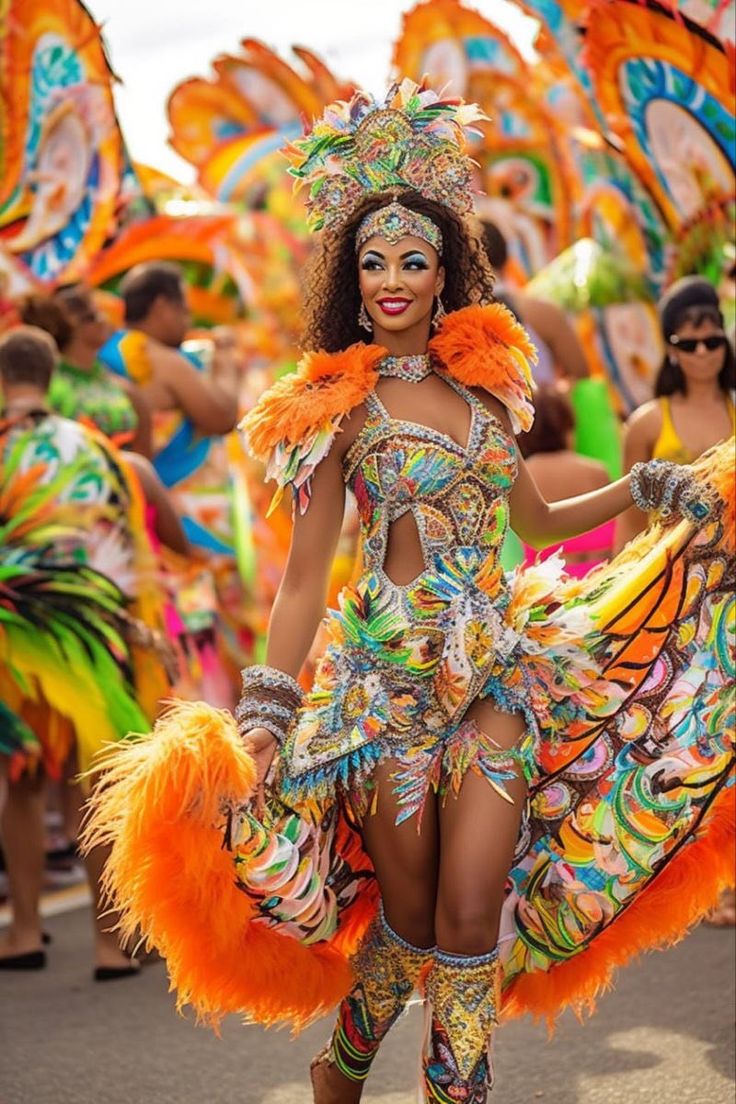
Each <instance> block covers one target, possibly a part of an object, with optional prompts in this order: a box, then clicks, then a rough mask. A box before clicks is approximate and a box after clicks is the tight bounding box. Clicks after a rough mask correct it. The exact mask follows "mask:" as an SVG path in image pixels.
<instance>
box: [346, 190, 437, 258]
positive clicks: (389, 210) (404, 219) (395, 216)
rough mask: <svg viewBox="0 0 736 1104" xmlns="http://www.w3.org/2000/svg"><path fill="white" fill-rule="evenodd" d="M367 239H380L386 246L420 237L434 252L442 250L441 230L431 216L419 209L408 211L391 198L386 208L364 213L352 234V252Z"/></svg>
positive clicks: (356, 250)
mask: <svg viewBox="0 0 736 1104" xmlns="http://www.w3.org/2000/svg"><path fill="white" fill-rule="evenodd" d="M369 238H384V239H385V240H386V241H387V242H388V243H389V245H396V243H397V242H400V241H401V239H402V238H421V239H422V241H426V242H429V244H430V245H431V246H433V247H434V248H435V249H436V250H437V252H438V253H441V252H442V231H441V230H440V228H439V226H437V224H436V223H434V222H432V220H431V218H428V217H427V216H426V215H422V214H420V213H419V211H411V210H410V209H409V208H408V207H402V205H401V204H400V203H399V202H398V201H397V200H396V199H393V200H392V201H391V203H389V205H388V206H387V207H379V208H378V210H377V211H371V213H370V214H369V215H366V216H365V218H364V219H363V221H362V222H361V224H360V226H359V227H358V232H357V234H356V235H355V252H356V253H357V252H358V250H359V249H360V247H361V246H362V245H363V244H364V243H365V242H367V241H368V239H369Z"/></svg>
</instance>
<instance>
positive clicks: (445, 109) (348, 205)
mask: <svg viewBox="0 0 736 1104" xmlns="http://www.w3.org/2000/svg"><path fill="white" fill-rule="evenodd" d="M486 119H487V116H486V115H485V114H484V113H483V112H482V111H481V110H480V108H479V107H478V106H477V104H466V103H464V102H463V101H462V100H459V99H442V98H441V94H439V93H437V92H434V91H432V89H431V88H428V87H427V85H426V84H425V82H424V81H422V83H421V84H415V83H414V81H411V80H408V79H407V80H403V81H402V82H401V84H395V85H393V87H392V88H391V89H390V90H389V92H388V95H387V96H386V99H385V101H384V102H383V103H381V102H379V101H378V100H375V99H374V98H373V97H372V96H369V95H368V94H367V93H365V92H356V93H355V95H354V96H353V97H352V99H351V100H350V101H348V102H345V101H342V100H341V101H338V102H337V103H334V104H331V105H330V106H329V107H328V108H327V109H326V110H325V113H324V115H323V116H322V118H321V119H318V120H317V121H316V122H315V123H314V126H313V127H312V129H311V131H309V132H308V133H307V134H305V135H304V136H303V137H302V138H299V139H297V140H296V141H294V142H292V143H291V144H290V145H289V146H287V148H286V150H285V153H286V156H287V158H288V160H289V161H290V167H289V172H290V173H291V174H292V176H295V177H296V178H297V179H298V180H299V181H300V184H301V186H305V185H306V186H308V187H309V198H308V199H307V210H308V216H309V223H310V226H311V228H312V229H313V230H320V229H322V227H327V228H329V229H334V228H335V227H337V226H340V225H341V224H342V223H344V222H345V221H346V220H347V219H348V218H349V217H350V215H351V213H352V212H353V211H354V210H355V208H356V207H357V206H358V204H359V203H360V202H361V200H362V199H364V198H365V196H367V195H372V194H377V193H379V192H387V191H391V190H392V189H397V190H399V189H404V188H412V189H414V190H415V191H417V192H420V193H421V194H422V195H423V196H426V197H427V198H428V199H433V200H435V201H437V202H438V203H442V204H444V205H445V206H446V207H450V208H451V209H452V210H453V211H455V212H457V214H460V215H464V214H468V213H469V212H470V211H471V210H472V206H473V200H472V191H471V186H470V184H471V178H470V166H471V161H470V158H469V157H468V156H467V155H466V154H465V152H464V149H465V143H466V137H467V135H468V134H469V133H478V132H477V131H475V130H474V129H473V128H472V126H471V124H472V123H477V122H482V121H484V120H486Z"/></svg>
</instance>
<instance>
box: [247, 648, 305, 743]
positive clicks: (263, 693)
mask: <svg viewBox="0 0 736 1104" xmlns="http://www.w3.org/2000/svg"><path fill="white" fill-rule="evenodd" d="M241 675H242V680H243V696H242V697H241V699H240V702H239V703H238V706H237V708H236V710H235V719H236V721H237V723H238V732H239V733H240V735H241V736H245V734H246V733H247V732H249V731H250V730H251V729H252V728H267V729H268V731H269V732H270V733H272V734H273V736H274V737H275V738H276V739H277V740H278V742H279V743H280V744H283V742H284V740H285V739H286V734H287V732H288V731H289V727H290V725H291V722H292V721H293V719H294V716H295V714H296V711H297V710H298V708H299V706H300V705H301V703H302V700H303V698H304V691H303V690H302V688H301V686H300V685H299V683H298V682H297V681H296V679H294V678H292V677H291V675H287V674H286V672H285V671H279V669H278V668H277V667H267V666H264V665H261V664H257V665H255V666H253V667H245V668H244V669H243V671H242V672H241Z"/></svg>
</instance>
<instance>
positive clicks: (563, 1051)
mask: <svg viewBox="0 0 736 1104" xmlns="http://www.w3.org/2000/svg"><path fill="white" fill-rule="evenodd" d="M47 927H48V930H49V931H50V932H51V934H52V936H53V940H54V941H53V944H52V946H51V947H50V949H49V952H50V953H49V959H50V961H49V966H48V968H47V969H46V970H45V971H42V972H39V973H36V974H25V975H22V974H17V975H13V974H7V973H6V974H3V973H0V1104H309V1102H310V1101H311V1095H310V1092H309V1089H308V1088H307V1085H308V1079H307V1073H306V1070H307V1067H308V1063H309V1058H310V1057H311V1055H313V1054H314V1053H315V1052H316V1051H317V1050H318V1049H319V1047H320V1045H321V1044H322V1042H323V1041H324V1039H325V1037H326V1035H327V1033H328V1030H329V1026H330V1025H329V1022H328V1021H325V1022H323V1023H321V1024H318V1025H316V1026H315V1027H313V1028H311V1029H310V1030H309V1031H308V1032H306V1033H305V1034H304V1035H302V1036H301V1037H299V1038H298V1039H296V1040H292V1039H291V1038H290V1037H289V1035H288V1033H287V1032H284V1031H281V1032H276V1031H269V1032H265V1031H263V1030H261V1029H260V1028H257V1027H243V1026H241V1025H240V1024H238V1023H237V1022H236V1021H235V1020H231V1021H229V1022H228V1023H227V1024H226V1025H225V1026H224V1029H223V1032H222V1037H221V1038H220V1039H218V1038H216V1037H215V1036H214V1035H213V1034H212V1032H210V1031H208V1030H206V1029H203V1028H198V1027H195V1026H194V1024H193V1023H192V1022H191V1021H190V1020H187V1019H183V1018H182V1017H179V1016H177V1015H176V1014H175V1013H174V1012H173V1008H172V1005H173V1001H172V997H171V995H170V994H168V993H167V984H166V975H165V969H164V967H163V966H162V965H161V964H160V963H159V964H154V965H150V966H147V967H146V968H145V970H144V971H143V973H142V975H141V976H140V977H137V978H134V979H130V980H126V981H118V982H113V983H109V984H99V983H98V984H94V983H93V982H92V980H91V974H90V961H89V954H90V934H89V928H90V918H89V913H88V911H87V910H86V909H78V910H76V911H74V912H70V913H68V914H66V915H62V916H57V917H55V918H53V919H51V920H49V921H47ZM734 973H735V954H734V935H733V932H732V931H726V930H719V929H714V928H709V927H707V926H701V927H700V928H698V929H697V930H696V931H695V932H694V933H693V934H692V935H691V936H690V937H689V938H688V939H687V940H685V941H684V942H683V943H681V944H679V946H677V947H675V948H674V949H672V950H670V951H667V952H666V953H659V954H652V955H648V956H646V957H645V958H643V959H641V960H640V961H639V962H638V963H636V964H634V965H633V966H630V967H629V968H628V969H627V970H625V971H624V972H623V973H621V974H620V975H619V980H618V984H617V986H616V989H615V990H614V991H613V992H611V993H610V994H608V995H606V996H605V997H604V998H603V999H602V1001H601V1004H600V1007H599V1010H598V1012H597V1014H596V1016H595V1017H593V1019H590V1020H588V1021H587V1022H585V1023H583V1024H579V1023H578V1022H577V1021H576V1020H575V1018H574V1017H572V1016H569V1015H568V1016H565V1017H563V1019H562V1021H561V1023H560V1026H559V1027H558V1030H557V1032H556V1034H555V1036H554V1037H553V1038H552V1039H551V1040H548V1038H547V1031H546V1028H545V1027H544V1026H542V1025H535V1024H534V1023H532V1022H531V1021H528V1020H527V1021H523V1022H517V1023H512V1024H509V1025H507V1026H505V1027H504V1028H502V1029H501V1031H499V1033H498V1042H497V1052H496V1053H497V1063H496V1067H497V1088H496V1089H495V1090H494V1092H493V1093H492V1095H491V1099H492V1100H493V1104H537V1102H540V1104H614V1102H615V1104H636V1102H638V1101H642V1102H646V1104H733V1101H734V1098H735V1095H736V1094H735V1091H734V1049H735V1048H734V1007H735V1004H734V997H735V994H734ZM421 1029H422V1015H421V1010H420V1009H419V1008H418V1007H415V1008H412V1009H411V1010H410V1012H409V1014H408V1015H407V1016H406V1017H404V1018H403V1019H402V1020H401V1021H400V1023H399V1024H398V1025H397V1027H396V1028H395V1029H394V1031H393V1032H392V1034H391V1035H390V1036H389V1039H388V1040H387V1042H386V1044H385V1046H384V1048H383V1050H382V1052H381V1054H380V1055H379V1059H378V1061H377V1062H376V1065H375V1068H374V1072H373V1075H372V1077H371V1080H370V1082H369V1087H368V1089H367V1091H366V1094H365V1100H366V1102H367V1104H413V1102H414V1101H415V1100H416V1096H415V1092H414V1088H413V1086H414V1080H415V1074H416V1069H417V1052H418V1045H419V1038H420V1034H421Z"/></svg>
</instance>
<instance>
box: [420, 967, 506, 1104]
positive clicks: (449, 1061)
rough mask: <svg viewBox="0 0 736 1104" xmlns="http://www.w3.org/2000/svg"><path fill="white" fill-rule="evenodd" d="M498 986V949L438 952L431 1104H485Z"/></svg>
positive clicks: (433, 974)
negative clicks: (476, 952)
mask: <svg viewBox="0 0 736 1104" xmlns="http://www.w3.org/2000/svg"><path fill="white" fill-rule="evenodd" d="M499 982H500V975H499V967H498V955H497V952H496V951H495V950H494V951H492V952H491V953H490V954H486V955H477V956H475V957H472V958H471V957H468V956H466V955H454V954H446V953H444V952H443V951H438V952H437V955H436V958H435V962H434V965H433V967H432V969H431V971H430V973H429V974H428V976H427V982H426V999H427V1018H428V1031H427V1041H426V1049H425V1055H424V1063H423V1068H424V1093H425V1096H424V1099H425V1101H426V1102H427V1104H485V1101H486V1100H487V1096H488V1089H490V1088H491V1086H492V1084H493V1069H492V1066H491V1061H490V1055H489V1050H490V1045H491V1038H492V1035H493V1030H494V1028H495V1026H496V1023H497V1010H498V989H499Z"/></svg>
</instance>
